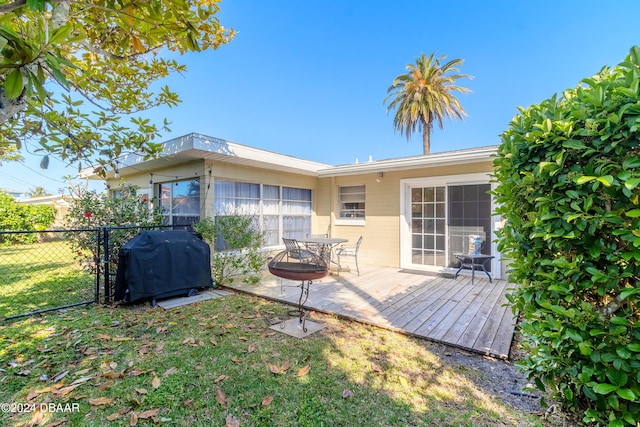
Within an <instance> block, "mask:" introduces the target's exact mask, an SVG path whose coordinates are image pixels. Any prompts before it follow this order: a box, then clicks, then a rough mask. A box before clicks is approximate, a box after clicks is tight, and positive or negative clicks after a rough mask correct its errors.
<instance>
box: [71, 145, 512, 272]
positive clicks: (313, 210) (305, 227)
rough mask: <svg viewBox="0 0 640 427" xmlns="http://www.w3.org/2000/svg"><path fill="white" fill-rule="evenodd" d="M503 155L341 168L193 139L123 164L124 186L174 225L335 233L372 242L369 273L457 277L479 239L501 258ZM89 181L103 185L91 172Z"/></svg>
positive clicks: (463, 154)
mask: <svg viewBox="0 0 640 427" xmlns="http://www.w3.org/2000/svg"><path fill="white" fill-rule="evenodd" d="M496 151H497V146H491V147H481V148H473V149H466V150H458V151H451V152H444V153H434V154H428V155H420V156H412V157H404V158H396V159H388V160H378V161H369V162H363V163H355V164H349V165H340V166H332V165H327V164H322V163H317V162H312V161H309V160H303V159H299V158H295V157H291V156H287V155H283V154H278V153H273V152H270V151H265V150H261V149H257V148H253V147H248V146H245V145H241V144H237V143H233V142H229V141H225V140H222V139H218V138H212V137H207V136H204V135H200V134H190V135H186V136H183V137H180V138H175V139H172V140H170V141H167V142H166V143H164V149H163V153H162V156H161V157H160V158H158V159H154V160H148V161H144V160H143V158H142V157H141V156H135V155H130V156H127V157H123V158H121V159H119V161H118V172H119V176H120V178H119V179H116V178H115V177H114V172H113V171H112V172H110V173H109V174H108V176H107V185H108V188H110V191H111V192H116V191H117V190H118V185H119V182H120V181H121V180H123V179H124V180H125V181H126V182H128V183H131V184H134V185H137V186H139V187H140V188H141V193H143V194H144V195H149V196H150V197H149V199H152V198H154V197H155V198H156V200H157V203H158V205H159V206H160V207H161V208H163V209H164V210H165V212H166V216H165V221H166V222H167V223H168V224H173V225H177V226H180V225H188V224H191V223H193V222H195V221H197V220H198V219H199V218H202V217H205V216H210V217H214V216H220V215H232V214H237V213H240V214H251V215H255V216H256V217H257V218H258V219H259V222H260V225H261V227H262V229H263V231H264V232H265V246H267V247H269V248H272V249H277V248H279V247H281V246H282V237H283V236H284V237H292V238H300V237H304V236H306V235H307V234H309V233H326V232H328V233H329V234H330V235H331V236H332V237H344V238H347V239H349V241H350V242H351V243H355V242H356V240H357V239H358V237H359V236H361V235H362V236H364V239H363V243H362V246H361V248H360V254H359V260H360V262H361V263H363V264H371V265H380V266H388V267H397V268H405V269H412V270H424V271H432V272H447V271H449V272H451V271H453V270H452V267H453V266H454V265H455V264H456V259H455V258H454V257H453V255H452V253H453V252H456V251H466V250H467V249H468V241H469V236H470V235H482V236H484V237H485V243H484V245H485V246H484V248H483V253H488V254H491V255H494V256H496V259H495V260H494V261H493V263H492V265H491V270H492V272H493V274H494V276H495V277H501V276H502V274H503V271H504V268H503V266H502V262H501V261H500V256H499V254H498V252H497V248H496V244H495V243H493V242H492V241H493V240H494V239H493V236H494V232H495V230H496V228H498V227H499V226H500V224H501V220H500V218H497V217H495V216H492V213H493V212H494V206H493V199H492V197H491V196H490V195H489V193H488V191H489V190H491V188H492V185H493V184H492V183H491V178H490V174H491V172H492V171H493V160H492V157H493V156H494V155H495V154H496ZM83 175H84V176H88V177H89V178H91V179H100V178H99V177H98V176H97V175H95V174H93V173H92V171H90V170H86V171H83Z"/></svg>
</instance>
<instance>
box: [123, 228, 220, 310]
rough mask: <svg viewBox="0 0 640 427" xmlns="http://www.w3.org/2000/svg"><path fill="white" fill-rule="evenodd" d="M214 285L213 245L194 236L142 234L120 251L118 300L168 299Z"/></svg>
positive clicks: (180, 232) (168, 232)
mask: <svg viewBox="0 0 640 427" xmlns="http://www.w3.org/2000/svg"><path fill="white" fill-rule="evenodd" d="M212 284H213V280H212V279H211V260H210V248H209V245H208V244H207V243H205V242H203V241H202V240H201V239H199V238H198V237H197V236H196V235H195V234H194V233H191V232H188V231H185V230H166V231H165V230H150V231H142V232H141V233H139V234H138V235H137V236H135V237H134V238H132V239H131V240H129V241H128V242H127V243H125V244H124V246H122V248H121V249H120V252H119V254H118V272H117V275H116V283H115V289H114V292H115V294H114V300H115V301H122V300H125V301H127V302H135V301H138V300H141V299H149V298H150V299H157V298H168V297H172V296H178V295H186V294H188V293H189V291H190V290H191V289H194V288H195V289H197V288H205V287H209V286H212ZM127 290H128V291H129V292H128V295H127Z"/></svg>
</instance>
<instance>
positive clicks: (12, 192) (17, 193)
mask: <svg viewBox="0 0 640 427" xmlns="http://www.w3.org/2000/svg"><path fill="white" fill-rule="evenodd" d="M0 192H2V193H7V194H8V195H10V196H11V197H13V198H14V199H18V198H20V197H22V196H23V195H24V193H23V192H22V191H15V190H8V189H6V188H0Z"/></svg>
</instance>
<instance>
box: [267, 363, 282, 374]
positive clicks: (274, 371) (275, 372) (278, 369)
mask: <svg viewBox="0 0 640 427" xmlns="http://www.w3.org/2000/svg"><path fill="white" fill-rule="evenodd" d="M269 370H270V371H271V372H273V373H274V374H276V375H279V374H280V373H281V372H280V368H278V367H277V366H276V365H274V364H273V363H269Z"/></svg>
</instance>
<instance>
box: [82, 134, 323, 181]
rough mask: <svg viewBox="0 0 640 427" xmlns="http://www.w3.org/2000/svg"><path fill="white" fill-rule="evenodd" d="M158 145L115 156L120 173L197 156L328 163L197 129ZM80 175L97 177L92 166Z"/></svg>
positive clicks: (280, 166) (299, 168)
mask: <svg viewBox="0 0 640 427" xmlns="http://www.w3.org/2000/svg"><path fill="white" fill-rule="evenodd" d="M162 145H163V148H162V153H161V154H160V156H159V157H158V158H156V159H151V160H145V159H144V156H142V155H139V154H130V155H127V156H123V157H120V158H119V159H118V160H117V162H118V169H119V173H120V175H126V174H127V173H128V172H129V171H135V172H152V171H154V170H158V169H161V168H164V167H169V166H175V165H177V164H180V163H186V162H189V161H192V160H198V159H207V160H215V161H219V162H223V163H231V164H236V165H240V166H249V167H258V168H265V169H269V170H276V171H281V172H291V173H295V174H301V175H309V176H317V175H318V171H319V170H320V169H326V168H328V167H330V165H327V164H325V163H318V162H313V161H310V160H304V159H300V158H297V157H293V156H288V155H285V154H279V153H274V152H272V151H267V150H262V149H260V148H255V147H249V146H247V145H242V144H238V143H235V142H231V141H226V140H224V139H220V138H214V137H210V136H206V135H201V134H197V133H191V134H188V135H185V136H181V137H179V138H174V139H171V140H169V141H167V142H165V143H163V144H162ZM113 175H114V171H109V172H108V173H107V177H109V178H111V177H113ZM80 176H82V177H87V178H93V179H99V177H98V176H97V175H96V174H95V171H94V169H93V168H89V169H85V170H83V171H82V172H81V173H80Z"/></svg>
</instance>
